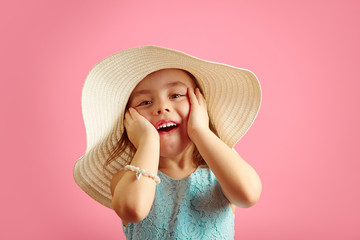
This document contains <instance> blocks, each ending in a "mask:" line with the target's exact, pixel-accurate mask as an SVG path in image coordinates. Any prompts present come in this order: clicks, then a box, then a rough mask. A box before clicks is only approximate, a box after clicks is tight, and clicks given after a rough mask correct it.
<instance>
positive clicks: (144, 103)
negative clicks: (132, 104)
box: [137, 101, 151, 107]
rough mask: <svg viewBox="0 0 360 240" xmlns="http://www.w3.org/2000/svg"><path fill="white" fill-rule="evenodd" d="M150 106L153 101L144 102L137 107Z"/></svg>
mask: <svg viewBox="0 0 360 240" xmlns="http://www.w3.org/2000/svg"><path fill="white" fill-rule="evenodd" d="M149 104H151V101H142V102H141V103H140V104H138V105H137V107H140V106H146V105H149Z"/></svg>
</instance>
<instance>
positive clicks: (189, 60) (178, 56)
mask: <svg viewBox="0 0 360 240" xmlns="http://www.w3.org/2000/svg"><path fill="white" fill-rule="evenodd" d="M166 68H177V69H183V70H186V71H188V72H190V73H191V74H192V75H193V76H194V77H195V78H196V80H197V83H198V85H199V87H200V89H201V91H202V93H203V94H204V97H205V99H206V102H207V107H208V112H209V118H210V121H211V122H212V124H213V126H214V127H215V129H216V131H217V133H218V135H219V137H220V138H221V139H222V140H223V141H224V142H225V143H226V144H227V145H228V146H229V147H231V148H232V147H234V145H235V144H236V143H237V142H238V141H239V140H240V139H241V137H242V136H244V134H245V133H246V132H247V131H248V129H249V128H250V126H251V125H252V123H253V121H254V120H255V118H256V115H257V113H258V111H259V108H260V102H261V88H260V84H259V81H258V79H257V78H256V76H255V75H254V74H253V73H252V72H251V71H249V70H246V69H240V68H236V67H232V66H228V65H225V64H220V63H215V62H210V61H205V60H202V59H199V58H196V57H193V56H190V55H188V54H185V53H183V52H179V51H176V50H172V49H167V48H162V47H156V46H142V47H137V48H132V49H128V50H124V51H121V52H119V53H116V54H114V55H112V56H110V57H108V58H105V59H104V60H102V61H101V62H99V63H98V64H97V65H95V67H94V68H92V69H91V71H90V72H89V74H88V76H87V78H86V80H85V83H84V86H83V90H82V113H83V118H84V124H85V130H86V140H87V147H86V152H85V154H84V155H83V156H82V157H81V158H80V159H79V160H78V161H77V162H76V163H75V166H74V179H75V181H76V183H77V184H78V185H79V186H80V188H81V189H83V190H84V191H85V192H86V193H87V194H88V195H90V196H91V197H92V198H94V199H95V200H96V201H98V202H99V203H101V204H103V205H105V206H106V207H109V208H112V204H111V199H112V196H111V192H110V182H111V179H112V177H113V175H114V174H115V173H117V172H118V171H119V170H120V169H122V168H123V167H124V166H125V165H127V164H128V162H127V161H126V160H125V158H124V156H119V157H118V158H117V159H116V160H115V161H112V162H111V164H110V165H108V166H107V167H105V168H104V163H105V161H106V160H107V158H108V157H109V155H110V153H111V152H112V150H113V149H114V147H115V146H116V144H117V143H118V141H119V139H120V137H121V135H122V133H123V131H124V126H123V119H124V112H125V108H126V104H127V102H128V99H129V97H130V94H131V92H132V91H133V89H134V88H135V87H136V85H137V84H138V83H139V82H140V81H141V80H142V79H144V78H145V77H146V76H147V75H148V74H150V73H152V72H155V71H157V70H161V69H166Z"/></svg>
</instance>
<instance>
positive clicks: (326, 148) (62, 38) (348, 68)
mask: <svg viewBox="0 0 360 240" xmlns="http://www.w3.org/2000/svg"><path fill="white" fill-rule="evenodd" d="M150 2H151V3H150ZM0 11H1V14H0V18H1V19H0V20H1V21H0V27H1V28H0V29H1V38H0V52H1V58H0V61H1V63H0V68H1V71H0V72H1V74H2V76H1V80H0V81H1V85H0V91H1V93H0V98H1V99H0V105H1V106H0V107H1V118H0V134H1V138H0V141H1V143H0V147H1V153H3V156H2V158H1V159H2V160H1V161H2V165H3V166H2V167H1V174H0V177H1V181H0V182H1V200H0V201H1V205H0V206H1V213H0V216H1V221H2V223H1V225H0V228H1V230H0V238H1V239H123V233H122V229H121V224H120V219H119V218H118V217H117V216H116V215H115V213H113V212H112V211H111V210H109V209H107V208H105V207H103V206H101V205H100V204H98V203H96V202H95V201H94V200H92V199H91V198H89V197H88V196H87V195H85V193H83V192H82V191H81V190H80V188H79V187H78V186H77V185H76V184H75V182H74V181H73V178H72V168H73V165H74V163H75V161H76V160H77V158H79V157H80V156H81V155H82V154H83V153H84V151H85V146H86V143H85V131H84V127H83V120H82V115H81V105H80V97H81V89H82V85H83V82H84V79H85V77H86V75H87V73H88V71H89V70H90V69H91V67H92V66H93V65H94V64H95V63H97V62H98V61H100V60H101V59H103V58H105V57H106V56H109V55H111V54H113V53H115V52H118V51H120V50H123V49H127V48H131V47H135V46H139V45H147V44H154V45H160V46H165V47H170V48H175V49H178V50H182V51H185V52H187V53H189V54H192V55H195V56H198V57H200V58H204V59H208V60H211V61H217V62H223V63H226V64H230V65H235V66H238V67H242V68H248V69H251V70H252V71H254V72H255V73H256V75H257V76H258V78H259V79H260V81H261V84H262V89H263V102H262V107H261V111H260V114H259V116H258V118H257V120H256V121H255V124H254V125H253V127H252V129H251V130H250V131H249V132H248V134H247V135H246V136H245V137H244V138H243V139H242V141H240V142H239V143H238V144H237V146H236V149H237V150H238V152H239V153H240V155H241V156H242V157H243V158H245V159H246V160H247V161H248V162H249V163H250V164H252V165H253V166H254V167H255V169H256V170H257V171H258V173H259V174H260V176H261V178H262V182H263V193H262V197H261V200H260V201H259V202H258V204H257V205H255V206H254V207H252V208H249V209H239V208H238V209H237V211H236V235H235V239H276V240H279V239H360V230H359V228H358V227H359V222H360V211H359V210H360V207H359V202H360V191H359V189H360V188H359V186H358V185H359V182H360V174H359V173H358V172H359V169H360V163H359V147H360V144H359V134H360V130H359V129H360V128H359V126H358V124H359V122H360V114H359V107H358V104H359V97H358V95H359V93H358V91H359V87H360V84H359V82H360V79H359V62H360V57H359V56H360V30H359V29H360V15H359V12H360V4H359V1H349V0H346V1H344V0H343V1H297V2H295V1H254V0H252V1H235V0H234V1H210V0H207V1H190V0H186V1H165V0H164V1H134V0H133V1H120V0H118V1H104V0H101V1H100V0H98V1H96V0H93V1H82V2H81V1H74V0H71V1H70V0H66V1H64V0H62V1H49V0H34V1H26V0H15V1H7V2H6V3H3V4H2V7H1V10H0ZM224 107H226V106H224Z"/></svg>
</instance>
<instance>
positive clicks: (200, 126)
mask: <svg viewBox="0 0 360 240" xmlns="http://www.w3.org/2000/svg"><path fill="white" fill-rule="evenodd" d="M188 96H189V100H190V114H189V119H188V127H187V128H188V135H189V137H190V139H192V137H193V136H194V135H195V134H197V133H198V132H199V131H202V130H209V115H208V112H207V105H206V101H205V98H204V96H203V95H202V94H201V92H200V89H199V88H196V89H195V91H192V89H190V88H188Z"/></svg>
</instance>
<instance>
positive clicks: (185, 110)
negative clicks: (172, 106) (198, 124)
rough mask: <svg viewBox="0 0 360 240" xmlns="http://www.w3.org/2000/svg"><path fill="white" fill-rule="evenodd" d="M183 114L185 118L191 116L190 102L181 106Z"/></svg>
mask: <svg viewBox="0 0 360 240" xmlns="http://www.w3.org/2000/svg"><path fill="white" fill-rule="evenodd" d="M181 114H182V115H183V117H188V116H189V114H190V103H189V102H188V101H186V102H184V103H183V104H182V105H181Z"/></svg>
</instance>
